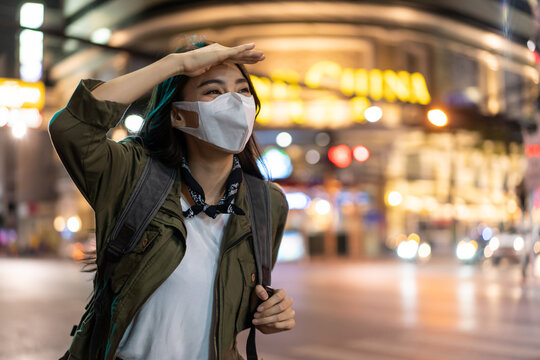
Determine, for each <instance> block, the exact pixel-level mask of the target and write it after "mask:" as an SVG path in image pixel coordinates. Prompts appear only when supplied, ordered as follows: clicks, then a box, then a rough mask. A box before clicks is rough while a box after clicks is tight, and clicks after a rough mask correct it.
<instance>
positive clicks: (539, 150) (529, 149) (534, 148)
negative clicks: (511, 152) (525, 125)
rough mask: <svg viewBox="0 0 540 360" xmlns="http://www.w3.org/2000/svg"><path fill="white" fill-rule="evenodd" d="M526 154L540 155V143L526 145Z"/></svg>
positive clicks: (532, 156)
mask: <svg viewBox="0 0 540 360" xmlns="http://www.w3.org/2000/svg"><path fill="white" fill-rule="evenodd" d="M525 154H526V155H527V157H530V158H534V157H540V145H538V144H531V145H527V146H525Z"/></svg>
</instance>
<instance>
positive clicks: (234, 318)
mask: <svg viewBox="0 0 540 360" xmlns="http://www.w3.org/2000/svg"><path fill="white" fill-rule="evenodd" d="M262 60H264V54H263V53H262V52H261V51H257V50H255V49H254V44H245V45H240V46H236V47H225V46H222V45H220V44H217V43H212V44H209V43H208V42H198V43H193V44H189V45H188V46H186V47H185V48H184V49H182V50H180V51H177V52H175V53H172V54H170V55H168V56H166V57H164V58H163V59H161V60H159V61H157V62H155V63H153V64H151V65H149V66H147V67H145V68H142V69H140V70H137V71H134V72H132V73H129V74H126V75H123V76H120V77H118V78H115V79H113V80H111V81H109V82H106V83H103V82H101V81H96V80H82V81H81V82H80V84H79V86H78V87H77V89H76V91H75V93H74V94H73V95H72V97H71V99H70V101H69V103H68V105H67V106H66V107H65V108H64V109H63V110H61V111H59V112H58V113H57V114H55V116H54V118H53V119H52V120H51V123H50V125H49V131H50V134H51V138H52V141H53V144H54V146H55V148H56V150H57V152H58V154H59V156H60V158H61V160H62V162H63V164H64V166H65V167H66V169H67V171H68V173H69V174H70V176H71V178H72V179H73V181H74V182H75V184H76V185H77V187H78V188H79V190H80V191H81V193H82V194H83V196H84V197H85V198H86V199H87V201H88V202H89V203H90V205H91V206H92V208H93V209H94V211H95V216H96V264H97V269H98V274H97V276H96V279H99V273H100V270H101V269H102V267H103V264H104V261H106V259H105V258H104V256H105V250H106V246H107V242H108V237H109V235H110V232H111V230H112V228H113V227H114V225H115V223H116V221H117V217H118V215H119V214H120V212H121V211H122V209H123V208H124V206H125V205H126V202H127V200H128V199H129V197H130V195H131V192H132V190H133V188H134V186H135V184H136V182H137V180H138V179H139V177H140V175H141V173H142V171H143V169H144V166H145V164H146V162H147V159H148V157H152V158H153V159H156V160H158V161H160V162H162V163H163V164H165V165H166V166H167V167H169V168H175V169H177V170H178V172H177V174H179V175H178V176H177V177H176V179H175V182H174V184H173V186H172V189H171V191H170V193H169V195H168V196H167V198H166V200H165V202H164V203H163V205H162V208H161V209H160V211H159V212H158V213H157V215H156V216H155V217H154V218H153V219H152V221H151V222H150V225H149V226H148V228H147V229H146V231H145V233H144V235H143V239H142V240H141V241H140V242H139V243H138V244H137V245H136V246H135V248H134V249H133V251H132V252H130V253H128V254H126V255H124V256H123V257H122V259H121V260H120V261H119V262H118V265H117V266H116V268H115V269H114V272H113V274H112V276H111V278H110V281H109V282H108V283H106V284H105V285H104V286H101V285H103V284H100V282H99V281H97V280H95V281H94V286H95V287H94V294H93V298H92V300H91V301H90V303H89V304H88V306H87V307H86V310H87V311H86V313H85V314H84V315H83V317H82V319H81V322H80V324H79V325H78V326H77V327H75V328H74V331H73V335H74V336H75V337H74V339H73V342H72V344H71V347H70V349H69V350H68V351H67V352H66V354H65V355H64V356H63V357H62V359H78V360H83V359H89V354H96V355H95V356H96V357H97V358H99V359H115V358H116V357H117V358H123V359H126V360H127V359H190V360H191V359H209V358H211V359H214V358H215V359H237V358H240V355H239V354H238V351H237V349H236V335H237V334H238V332H240V331H242V330H243V329H246V328H248V327H250V326H251V324H252V323H253V324H255V325H256V326H257V328H258V329H259V330H260V331H262V332H263V333H274V332H279V331H283V330H288V329H292V328H293V327H294V325H295V320H294V311H293V310H292V308H291V306H292V300H291V299H290V298H289V297H288V296H287V294H286V291H285V290H283V289H279V290H276V291H275V292H274V294H273V295H272V296H269V294H268V293H267V291H266V290H265V289H264V288H263V287H262V286H261V285H256V282H255V279H256V263H255V260H254V254H253V245H252V244H251V242H250V241H249V239H250V236H249V235H250V234H251V232H250V220H249V215H250V214H249V213H248V208H247V207H248V205H247V195H246V189H245V185H244V182H243V181H242V180H243V177H244V175H243V174H244V173H246V174H250V175H252V176H255V177H257V178H259V179H263V177H262V174H261V172H260V170H259V168H258V167H257V158H258V157H259V156H260V151H259V148H258V146H257V144H256V142H255V139H254V137H253V135H252V130H253V124H254V120H255V117H256V114H257V113H258V110H259V107H260V102H259V100H258V98H257V95H256V93H255V90H254V88H253V85H252V83H251V80H250V77H249V74H248V72H247V70H246V69H245V67H244V66H243V64H253V63H257V62H259V61H262ZM153 88H154V91H153V94H152V98H151V100H150V103H149V106H148V112H147V115H146V118H145V123H144V126H143V128H142V130H141V131H140V134H138V135H137V136H133V137H128V138H126V139H124V140H122V141H120V142H118V143H117V142H114V141H111V140H108V139H107V138H106V133H107V132H108V131H109V129H111V128H113V127H115V126H116V124H117V123H118V121H119V120H120V118H121V117H122V114H123V113H124V112H125V111H126V108H127V106H128V104H131V103H133V102H134V101H135V100H137V99H139V98H140V97H142V96H143V95H144V94H146V93H147V92H148V91H150V90H152V89H153ZM267 187H268V188H269V191H270V197H271V216H272V224H273V226H272V239H273V245H272V250H273V251H272V265H273V264H274V263H275V261H276V258H277V251H278V248H279V244H280V242H281V237H282V235H283V230H284V226H285V220H286V216H287V211H288V207H287V203H286V200H285V197H284V195H283V193H282V191H281V190H280V189H279V188H278V187H277V186H275V185H274V184H272V183H270V182H267ZM157 190H159V189H156V191H157ZM254 294H255V295H256V296H255V295H254ZM256 297H258V298H259V299H260V302H262V304H261V305H260V306H258V307H257V304H256V301H254V300H256ZM96 299H100V300H99V301H96ZM255 309H256V312H255ZM96 310H99V314H101V313H104V314H106V319H105V320H104V319H103V318H99V316H98V315H96ZM253 312H255V313H253ZM96 324H101V325H96ZM98 327H100V328H98ZM91 360H94V359H91Z"/></svg>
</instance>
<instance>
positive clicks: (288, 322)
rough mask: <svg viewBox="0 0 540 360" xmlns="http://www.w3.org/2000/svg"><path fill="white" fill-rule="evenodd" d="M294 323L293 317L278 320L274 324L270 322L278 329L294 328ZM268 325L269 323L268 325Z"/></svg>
mask: <svg viewBox="0 0 540 360" xmlns="http://www.w3.org/2000/svg"><path fill="white" fill-rule="evenodd" d="M295 325H296V321H295V320H294V319H289V320H285V321H279V322H277V323H275V324H272V327H274V328H276V329H279V330H290V329H292V328H294V326H295ZM268 326H270V325H268Z"/></svg>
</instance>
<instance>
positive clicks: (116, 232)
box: [105, 157, 176, 280]
mask: <svg viewBox="0 0 540 360" xmlns="http://www.w3.org/2000/svg"><path fill="white" fill-rule="evenodd" d="M175 177H176V169H173V168H168V167H166V166H165V165H164V164H163V163H162V162H161V161H158V160H154V159H152V158H151V157H148V161H147V163H146V166H145V167H144V170H143V172H142V174H141V177H140V178H139V180H138V182H137V185H135V189H133V192H132V193H131V196H130V198H129V200H128V202H127V204H126V206H125V207H124V209H123V210H122V213H121V214H120V216H119V217H118V220H117V221H116V224H115V226H114V228H113V230H112V232H111V235H110V240H109V243H108V245H107V249H106V252H105V261H106V262H113V263H116V262H118V260H120V258H121V257H122V256H123V255H125V254H127V253H129V252H130V251H131V250H133V248H134V247H135V246H136V245H137V243H138V242H139V240H140V238H141V237H142V235H143V233H144V231H145V230H146V228H147V227H148V224H150V221H151V220H152V219H153V218H154V216H155V215H156V214H157V212H158V210H159V208H160V207H161V205H162V204H163V202H165V199H166V198H167V195H168V194H169V192H170V190H171V187H172V185H173V183H174V179H175ZM109 272H111V271H110V270H109ZM107 275H108V276H107ZM110 275H112V272H111V273H110V274H106V276H105V280H108V278H109V276H110Z"/></svg>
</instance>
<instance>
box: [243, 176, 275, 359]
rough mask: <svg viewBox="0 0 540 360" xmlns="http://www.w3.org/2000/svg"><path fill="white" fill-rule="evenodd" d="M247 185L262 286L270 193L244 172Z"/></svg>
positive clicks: (252, 348) (267, 268)
mask: <svg viewBox="0 0 540 360" xmlns="http://www.w3.org/2000/svg"><path fill="white" fill-rule="evenodd" d="M244 180H245V181H246V185H247V193H248V197H247V199H248V205H249V216H250V221H251V233H252V235H253V236H252V237H253V252H254V253H255V263H256V266H257V274H258V275H257V276H258V278H257V279H258V283H259V284H261V285H263V286H265V287H266V286H270V284H271V267H272V213H271V210H270V193H269V191H268V187H267V186H266V184H265V182H264V181H263V180H260V179H258V178H256V177H254V176H251V175H248V174H246V173H244ZM246 355H247V359H248V360H257V359H258V356H257V347H256V345H255V326H254V325H251V329H250V331H249V336H248V340H247V344H246Z"/></svg>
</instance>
